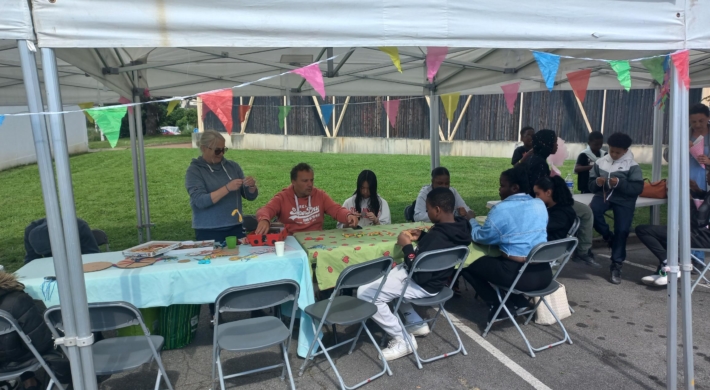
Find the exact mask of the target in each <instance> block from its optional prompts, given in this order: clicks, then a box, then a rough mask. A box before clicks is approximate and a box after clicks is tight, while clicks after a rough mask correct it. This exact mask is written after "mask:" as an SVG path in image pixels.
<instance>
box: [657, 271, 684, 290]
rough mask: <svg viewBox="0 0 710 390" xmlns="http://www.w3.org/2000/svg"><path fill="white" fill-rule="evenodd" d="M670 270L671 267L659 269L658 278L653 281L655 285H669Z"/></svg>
mask: <svg viewBox="0 0 710 390" xmlns="http://www.w3.org/2000/svg"><path fill="white" fill-rule="evenodd" d="M668 271H670V268H668V267H663V268H662V269H661V270H660V271H659V275H658V278H656V280H654V281H653V285H654V286H658V287H662V286H667V285H668ZM678 279H680V272H678Z"/></svg>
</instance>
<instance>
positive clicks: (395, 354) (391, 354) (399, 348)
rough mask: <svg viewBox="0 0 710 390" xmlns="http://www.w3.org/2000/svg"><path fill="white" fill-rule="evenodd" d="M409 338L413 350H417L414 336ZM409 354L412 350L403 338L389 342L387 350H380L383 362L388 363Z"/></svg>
mask: <svg viewBox="0 0 710 390" xmlns="http://www.w3.org/2000/svg"><path fill="white" fill-rule="evenodd" d="M411 338H412V344H414V348H415V349H417V341H416V339H415V338H414V336H411ZM410 353H412V348H411V347H410V346H409V343H408V342H407V340H405V339H404V337H399V338H396V339H392V340H390V342H389V344H387V348H385V349H383V350H382V356H384V358H385V360H387V361H388V362H389V361H392V360H396V359H399V358H401V357H403V356H407V355H409V354H410Z"/></svg>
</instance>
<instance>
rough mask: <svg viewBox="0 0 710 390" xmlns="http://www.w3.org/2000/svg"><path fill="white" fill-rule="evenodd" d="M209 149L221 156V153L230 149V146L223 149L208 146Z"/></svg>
mask: <svg viewBox="0 0 710 390" xmlns="http://www.w3.org/2000/svg"><path fill="white" fill-rule="evenodd" d="M207 149H209V150H211V151H213V152H214V154H215V156H219V155H220V154H222V153H227V150H229V148H222V149H219V148H217V149H212V148H210V147H208V148H207Z"/></svg>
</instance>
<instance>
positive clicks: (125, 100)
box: [118, 96, 133, 114]
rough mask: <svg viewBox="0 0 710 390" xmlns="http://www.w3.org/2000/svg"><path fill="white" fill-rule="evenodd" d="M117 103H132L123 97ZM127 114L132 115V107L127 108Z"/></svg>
mask: <svg viewBox="0 0 710 390" xmlns="http://www.w3.org/2000/svg"><path fill="white" fill-rule="evenodd" d="M118 102H119V103H121V104H126V103H132V102H131V101H130V100H128V99H126V98H124V97H123V96H121V97H119V98H118ZM128 112H130V113H131V114H133V106H128Z"/></svg>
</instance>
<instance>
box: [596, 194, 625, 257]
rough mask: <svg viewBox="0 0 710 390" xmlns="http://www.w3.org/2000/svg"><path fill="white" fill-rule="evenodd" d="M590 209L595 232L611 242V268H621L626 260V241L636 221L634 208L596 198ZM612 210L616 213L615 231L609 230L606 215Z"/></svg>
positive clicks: (600, 197)
mask: <svg viewBox="0 0 710 390" xmlns="http://www.w3.org/2000/svg"><path fill="white" fill-rule="evenodd" d="M589 207H591V209H592V213H594V230H596V231H597V233H599V234H601V235H602V237H603V238H604V240H609V239H610V238H611V237H612V235H613V240H612V242H611V268H615V267H617V266H620V265H621V263H622V262H623V261H624V260H626V239H627V238H629V233H630V232H631V223H632V222H633V221H634V211H636V209H635V208H634V207H626V206H621V205H619V204H616V203H611V202H605V201H604V197H602V196H594V198H592V203H590V204H589ZM609 210H611V211H612V212H613V213H614V231H613V232H612V231H611V230H610V229H609V224H607V223H606V219H605V218H604V213H606V212H607V211H609Z"/></svg>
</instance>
